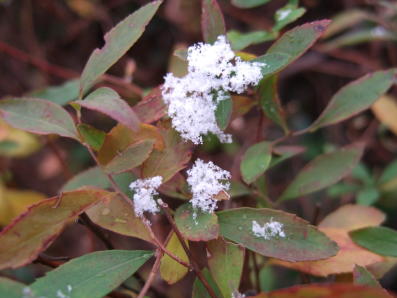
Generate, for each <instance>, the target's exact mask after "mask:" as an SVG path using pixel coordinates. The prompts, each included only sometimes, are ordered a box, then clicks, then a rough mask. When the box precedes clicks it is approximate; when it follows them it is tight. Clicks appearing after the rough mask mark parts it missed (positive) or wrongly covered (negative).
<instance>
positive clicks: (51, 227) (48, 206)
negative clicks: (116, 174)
mask: <svg viewBox="0 0 397 298" xmlns="http://www.w3.org/2000/svg"><path fill="white" fill-rule="evenodd" d="M112 196H114V194H113V193H110V192H107V191H105V190H101V189H93V188H91V189H90V188H87V189H80V190H76V191H71V192H66V193H63V194H61V195H60V196H59V197H53V198H50V199H47V200H42V201H40V202H38V203H36V204H34V205H32V206H30V207H29V209H28V211H26V212H25V213H23V214H22V215H20V216H19V217H18V218H16V219H15V220H14V221H13V222H12V223H11V224H10V225H8V226H7V227H6V228H5V229H4V230H2V231H1V233H0V242H1V246H0V269H4V268H17V267H20V266H23V265H26V264H28V263H30V262H31V261H32V260H34V259H35V258H36V257H37V256H38V254H39V253H40V252H42V251H44V250H45V249H47V247H49V246H50V244H51V243H52V242H53V241H54V240H55V238H56V237H57V236H58V234H59V233H60V232H61V231H62V229H63V228H64V226H65V225H66V224H67V223H69V222H70V221H71V220H74V219H75V218H76V217H77V216H78V215H79V214H80V213H83V212H84V211H86V210H87V209H88V208H90V207H91V206H93V205H94V204H96V203H98V202H99V201H101V200H103V199H104V198H106V197H112Z"/></svg>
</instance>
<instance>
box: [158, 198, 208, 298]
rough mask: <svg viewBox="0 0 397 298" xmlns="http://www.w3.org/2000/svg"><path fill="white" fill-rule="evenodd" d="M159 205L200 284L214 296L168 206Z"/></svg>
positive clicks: (162, 203)
mask: <svg viewBox="0 0 397 298" xmlns="http://www.w3.org/2000/svg"><path fill="white" fill-rule="evenodd" d="M159 204H160V206H161V207H162V209H163V211H164V214H165V216H166V217H167V220H168V222H169V223H170V224H171V227H172V229H173V230H174V232H175V234H176V236H177V237H178V239H179V242H180V243H181V245H182V247H183V249H184V251H185V252H186V255H187V256H188V258H189V261H190V264H191V265H192V267H193V270H194V272H195V273H196V275H197V277H198V279H200V281H201V282H202V284H203V285H204V287H205V288H206V289H207V291H208V294H209V295H210V296H211V297H212V298H216V294H215V292H214V290H213V289H212V288H211V286H210V285H209V283H208V281H207V280H206V278H205V277H204V275H203V273H202V272H201V270H200V267H199V266H198V264H197V262H196V260H195V259H194V257H193V255H192V253H191V251H190V250H189V248H188V247H187V245H186V243H185V239H184V238H183V236H182V234H181V232H180V231H179V229H178V227H177V226H176V224H175V222H174V219H173V218H172V216H171V213H170V211H169V207H168V205H167V204H166V203H164V202H160V203H159Z"/></svg>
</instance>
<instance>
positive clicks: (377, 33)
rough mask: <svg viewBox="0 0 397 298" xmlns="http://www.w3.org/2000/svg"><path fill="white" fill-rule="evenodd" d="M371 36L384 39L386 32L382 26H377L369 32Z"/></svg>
mask: <svg viewBox="0 0 397 298" xmlns="http://www.w3.org/2000/svg"><path fill="white" fill-rule="evenodd" d="M371 34H372V36H374V37H386V36H387V35H388V31H387V30H386V29H385V28H384V27H382V26H377V27H375V28H374V29H372V30H371Z"/></svg>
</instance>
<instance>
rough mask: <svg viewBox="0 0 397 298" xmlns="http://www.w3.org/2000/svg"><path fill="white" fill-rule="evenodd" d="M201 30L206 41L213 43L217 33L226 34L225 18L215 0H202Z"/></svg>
mask: <svg viewBox="0 0 397 298" xmlns="http://www.w3.org/2000/svg"><path fill="white" fill-rule="evenodd" d="M201 6H202V13H201V30H202V32H203V38H204V41H205V42H206V43H214V42H215V41H216V40H217V38H218V36H219V35H226V27H225V20H224V19H223V14H222V11H221V8H220V7H219V4H218V2H217V1H216V0H202V1H201Z"/></svg>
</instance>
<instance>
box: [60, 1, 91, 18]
mask: <svg viewBox="0 0 397 298" xmlns="http://www.w3.org/2000/svg"><path fill="white" fill-rule="evenodd" d="M95 2H96V1H95ZM67 4H68V5H69V7H70V8H71V9H72V10H73V11H74V12H76V13H77V14H78V15H80V16H82V17H84V18H92V17H93V16H95V12H96V10H97V7H96V5H95V4H94V3H93V1H90V0H68V1H67Z"/></svg>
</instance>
